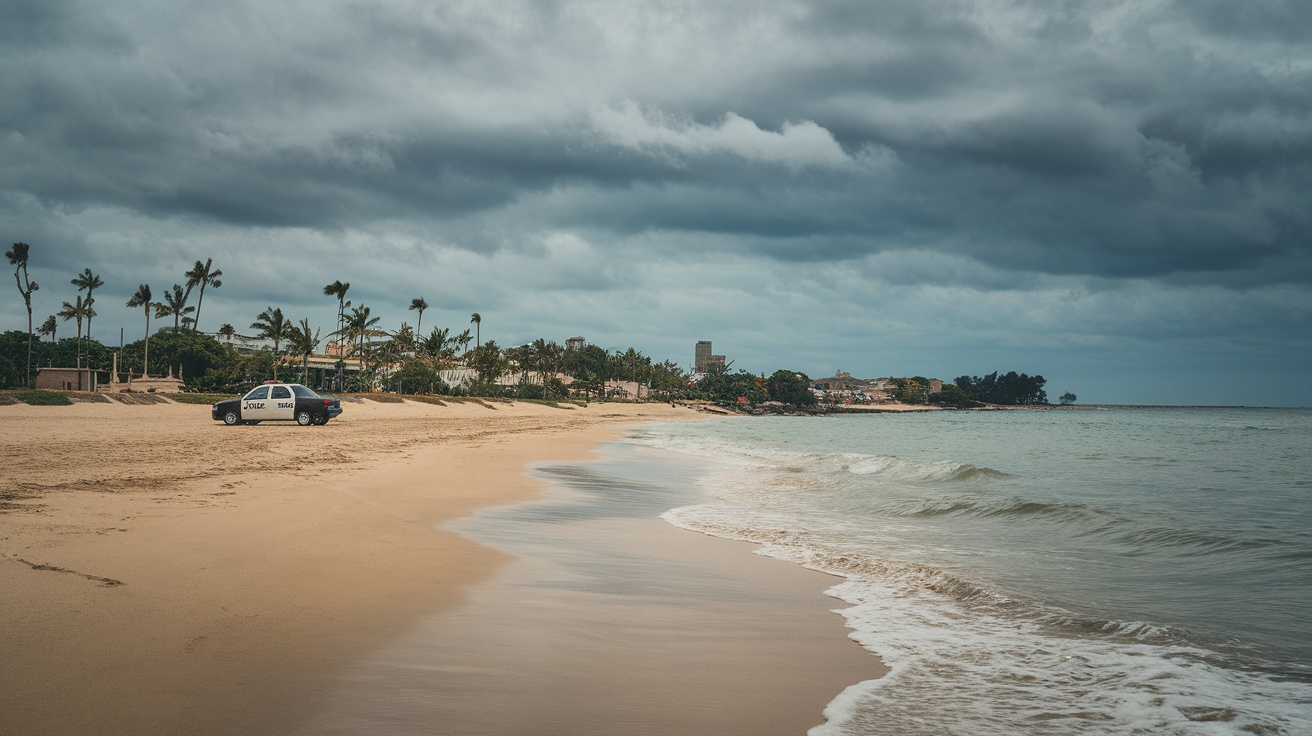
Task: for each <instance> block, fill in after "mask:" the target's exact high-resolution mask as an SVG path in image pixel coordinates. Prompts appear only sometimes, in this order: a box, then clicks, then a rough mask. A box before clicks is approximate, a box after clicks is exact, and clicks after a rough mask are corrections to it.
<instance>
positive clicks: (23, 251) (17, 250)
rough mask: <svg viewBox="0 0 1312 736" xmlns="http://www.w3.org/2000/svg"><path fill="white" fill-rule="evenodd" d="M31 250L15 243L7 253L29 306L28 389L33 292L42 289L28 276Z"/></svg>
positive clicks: (19, 290)
mask: <svg viewBox="0 0 1312 736" xmlns="http://www.w3.org/2000/svg"><path fill="white" fill-rule="evenodd" d="M30 248H31V246H29V245H28V244H27V243H14V247H13V249H12V250H8V251H5V257H6V258H8V259H9V265H11V266H13V267H14V283H15V284H18V293H20V294H22V295H23V303H25V304H26V305H27V383H25V384H23V385H24V386H26V387H27V388H31V387H32V292H34V291H37V290H38V289H40V288H41V286H40V285H38V284H37V283H36V282H35V281H33V280H32V279H30V278H28V276H27V253H28V250H29V249H30ZM20 272H21V273H22V274H23V278H22V279H19V278H18V274H19V273H20Z"/></svg>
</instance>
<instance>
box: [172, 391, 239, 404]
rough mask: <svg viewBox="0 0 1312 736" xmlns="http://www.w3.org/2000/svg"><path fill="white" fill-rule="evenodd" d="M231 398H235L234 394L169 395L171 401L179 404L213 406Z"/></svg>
mask: <svg viewBox="0 0 1312 736" xmlns="http://www.w3.org/2000/svg"><path fill="white" fill-rule="evenodd" d="M231 398H235V396H234V395H233V394H199V393H197V394H191V393H185V394H169V399H170V400H172V401H176V402H178V403H179V404H213V403H215V402H217V401H224V400H226V399H231Z"/></svg>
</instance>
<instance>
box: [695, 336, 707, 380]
mask: <svg viewBox="0 0 1312 736" xmlns="http://www.w3.org/2000/svg"><path fill="white" fill-rule="evenodd" d="M710 359H711V341H710V340H698V341H697V347H696V349H695V350H694V351H693V358H692V365H693V369H692V370H693V373H705V372H706V362H707V361H709V360H710Z"/></svg>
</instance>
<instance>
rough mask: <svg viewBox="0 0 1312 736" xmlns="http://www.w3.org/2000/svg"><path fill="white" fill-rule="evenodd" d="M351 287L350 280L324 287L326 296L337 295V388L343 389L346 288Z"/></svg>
mask: <svg viewBox="0 0 1312 736" xmlns="http://www.w3.org/2000/svg"><path fill="white" fill-rule="evenodd" d="M349 288H351V282H350V281H345V282H343V281H334V282H332V283H331V284H328V285H327V286H325V287H323V295H324V296H335V297H337V331H336V332H334V333H333V334H334V335H336V336H337V390H338V391H341V390H342V369H343V368H345V363H344V361H343V360H342V337H343V334H342V332H343V330H344V329H345V327H346V305H347V304H349V302H347V301H346V290H347V289H349Z"/></svg>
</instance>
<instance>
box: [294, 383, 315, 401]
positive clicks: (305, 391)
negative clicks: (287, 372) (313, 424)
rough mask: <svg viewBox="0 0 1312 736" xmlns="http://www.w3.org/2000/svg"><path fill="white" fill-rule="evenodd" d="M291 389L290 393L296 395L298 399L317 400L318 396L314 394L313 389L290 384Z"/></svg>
mask: <svg viewBox="0 0 1312 736" xmlns="http://www.w3.org/2000/svg"><path fill="white" fill-rule="evenodd" d="M291 389H292V393H294V394H296V395H297V396H298V397H300V398H302V399H317V398H319V394H316V393H315V392H314V389H310V388H306V387H305V386H301V385H298V384H292V387H291Z"/></svg>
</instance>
